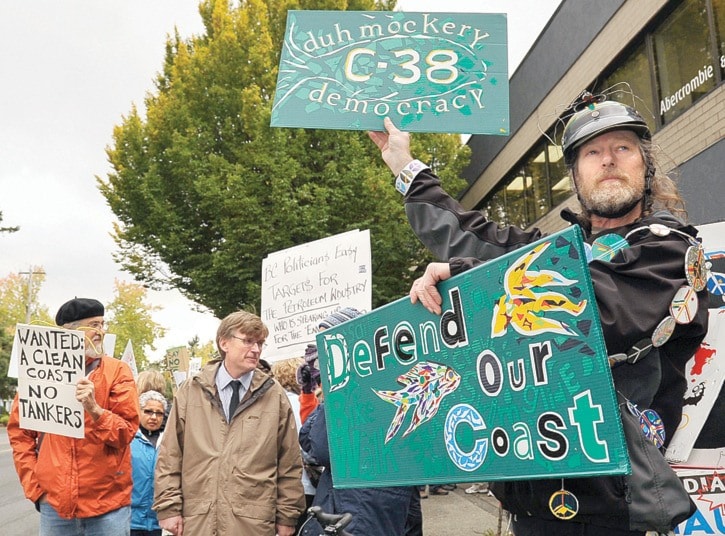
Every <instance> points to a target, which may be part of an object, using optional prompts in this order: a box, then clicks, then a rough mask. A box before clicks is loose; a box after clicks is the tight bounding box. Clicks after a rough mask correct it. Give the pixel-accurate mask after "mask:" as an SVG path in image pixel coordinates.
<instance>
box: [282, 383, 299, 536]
mask: <svg viewBox="0 0 725 536" xmlns="http://www.w3.org/2000/svg"><path fill="white" fill-rule="evenodd" d="M280 391H281V389H280ZM279 400H280V402H279V403H280V406H281V407H280V412H279V414H280V419H279V428H278V433H277V437H278V440H277V449H278V460H279V461H278V463H277V514H276V515H277V518H276V523H277V524H279V525H286V526H289V527H294V526H295V525H296V524H297V519H298V518H299V517H300V515H302V513H303V512H304V509H305V492H304V488H303V487H302V456H301V455H300V448H299V443H298V433H297V425H296V423H295V417H294V414H293V413H292V407H291V406H290V404H289V400H288V399H287V395H286V394H285V393H284V392H282V393H281V395H280V398H279Z"/></svg>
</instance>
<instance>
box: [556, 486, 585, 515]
mask: <svg viewBox="0 0 725 536" xmlns="http://www.w3.org/2000/svg"><path fill="white" fill-rule="evenodd" d="M549 510H550V511H551V513H552V514H554V517H556V518H558V519H563V520H567V519H571V518H572V517H574V516H575V515H577V513H578V512H579V499H577V498H576V496H575V495H574V494H573V493H572V492H571V491H567V490H565V489H560V490H559V491H555V492H554V493H552V495H551V497H550V498H549Z"/></svg>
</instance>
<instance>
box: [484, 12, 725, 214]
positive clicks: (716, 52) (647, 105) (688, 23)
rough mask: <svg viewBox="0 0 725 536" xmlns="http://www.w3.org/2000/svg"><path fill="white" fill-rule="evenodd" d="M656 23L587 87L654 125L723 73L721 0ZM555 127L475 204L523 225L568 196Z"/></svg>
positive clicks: (694, 98)
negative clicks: (592, 86)
mask: <svg viewBox="0 0 725 536" xmlns="http://www.w3.org/2000/svg"><path fill="white" fill-rule="evenodd" d="M655 24H656V26H654V27H653V28H652V29H651V30H649V31H647V32H645V33H644V35H642V36H640V37H639V38H638V40H636V41H634V42H633V43H632V46H631V47H629V49H628V51H627V52H626V55H624V56H623V57H620V58H617V59H616V60H615V62H614V63H613V64H612V65H611V66H610V67H609V69H608V70H607V71H605V72H604V73H603V74H604V75H605V76H603V77H602V79H601V82H600V83H599V84H597V86H596V87H595V88H591V90H592V91H593V92H595V93H597V92H604V93H605V94H606V95H607V97H608V98H611V99H614V100H617V101H620V102H623V103H625V104H628V105H630V106H633V107H634V108H636V109H637V110H638V111H639V112H640V113H641V114H642V116H643V117H644V118H645V120H646V121H647V123H648V125H649V127H650V129H651V130H652V132H655V131H656V130H657V129H658V128H661V127H662V126H663V125H665V124H667V123H669V122H671V121H672V120H673V119H675V118H676V117H678V116H679V115H681V114H682V113H683V112H685V111H686V110H687V109H688V108H689V107H690V106H692V105H693V104H694V103H695V102H697V100H699V99H700V98H702V97H703V96H704V95H705V94H707V93H708V92H710V91H712V90H713V89H714V88H715V87H716V85H717V84H719V83H720V82H722V81H723V80H724V79H725V0H682V1H681V2H679V3H678V4H677V5H676V7H674V8H673V10H672V11H671V12H670V13H669V14H665V16H664V18H663V19H662V20H661V21H659V22H655ZM607 73H609V74H607ZM560 130H561V129H559V132H558V136H561V132H560ZM556 135H557V134H556V133H552V132H550V133H549V135H548V136H544V137H542V138H541V140H540V141H539V142H538V143H537V145H535V146H534V148H533V149H532V150H531V151H530V152H529V154H527V155H526V156H525V157H524V158H523V159H522V160H521V161H519V162H518V164H517V165H516V166H514V167H513V168H512V170H511V171H510V172H509V173H508V174H507V175H506V176H505V177H504V178H503V179H502V180H501V182H500V183H499V184H498V186H497V187H496V188H494V189H493V190H492V191H491V192H490V193H489V195H488V196H487V197H486V198H485V199H484V200H483V201H482V202H481V203H480V204H479V205H478V206H477V207H476V208H478V209H480V210H481V211H482V212H483V213H484V215H486V217H488V218H489V219H491V220H493V221H496V222H499V223H501V224H504V225H518V226H520V227H523V228H525V227H528V226H530V225H532V224H534V223H535V222H536V221H537V220H539V219H540V218H541V217H543V216H544V215H545V214H547V213H548V212H550V211H551V210H552V209H554V208H555V207H556V206H557V205H559V204H561V203H562V202H564V201H566V200H567V199H569V197H570V196H571V194H572V190H571V184H570V181H569V176H568V173H567V169H566V166H565V165H564V159H563V155H562V153H561V148H560V146H559V145H555V144H552V143H551V142H550V141H549V140H550V139H554V138H555V136H556ZM556 141H557V142H558V141H560V140H558V139H557V140H556Z"/></svg>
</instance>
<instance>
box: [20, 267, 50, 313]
mask: <svg viewBox="0 0 725 536" xmlns="http://www.w3.org/2000/svg"><path fill="white" fill-rule="evenodd" d="M19 274H20V275H27V276H28V286H27V291H26V295H25V323H26V324H30V308H31V304H32V298H33V276H34V275H45V272H44V271H43V270H42V269H41V270H40V271H39V272H34V271H33V267H32V266H31V267H30V268H29V269H28V271H27V272H19Z"/></svg>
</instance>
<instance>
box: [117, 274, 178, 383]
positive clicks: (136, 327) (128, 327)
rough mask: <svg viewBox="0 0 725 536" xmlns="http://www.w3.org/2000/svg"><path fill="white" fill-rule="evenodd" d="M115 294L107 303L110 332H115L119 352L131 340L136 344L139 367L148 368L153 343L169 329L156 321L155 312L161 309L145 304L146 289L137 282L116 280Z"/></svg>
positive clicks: (137, 365)
mask: <svg viewBox="0 0 725 536" xmlns="http://www.w3.org/2000/svg"><path fill="white" fill-rule="evenodd" d="M114 287H115V290H114V296H113V300H112V301H111V303H109V304H108V305H107V306H106V318H107V319H108V332H109V333H113V334H115V335H116V349H117V352H116V353H117V354H119V355H120V352H123V350H124V349H125V348H126V344H127V343H128V341H129V340H130V341H131V345H132V346H133V352H134V356H135V358H136V368H137V369H138V370H145V369H146V368H148V355H147V351H148V350H150V351H154V350H156V347H155V346H154V342H155V341H156V339H157V338H159V337H163V336H164V334H165V333H166V330H165V329H164V328H163V327H161V326H160V325H159V324H157V323H156V322H154V321H153V319H152V313H153V312H154V311H157V310H159V309H160V307H156V306H153V305H150V304H148V303H145V301H144V300H145V299H146V289H145V288H144V287H143V286H142V285H140V284H138V283H127V282H124V281H119V280H116V281H115V283H114Z"/></svg>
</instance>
